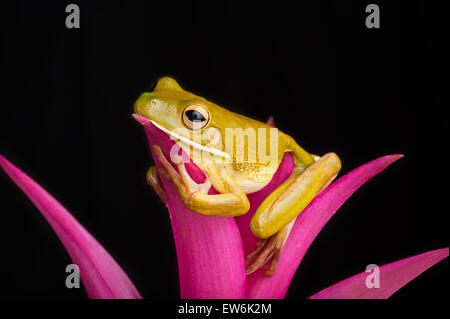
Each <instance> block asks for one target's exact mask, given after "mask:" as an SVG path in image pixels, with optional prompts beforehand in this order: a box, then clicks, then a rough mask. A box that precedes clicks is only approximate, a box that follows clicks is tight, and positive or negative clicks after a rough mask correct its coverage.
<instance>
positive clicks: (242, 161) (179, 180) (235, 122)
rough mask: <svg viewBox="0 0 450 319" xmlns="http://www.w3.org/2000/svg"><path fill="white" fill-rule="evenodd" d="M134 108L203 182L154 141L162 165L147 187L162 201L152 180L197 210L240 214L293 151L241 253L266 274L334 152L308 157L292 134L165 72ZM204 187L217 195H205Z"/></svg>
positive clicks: (324, 182)
mask: <svg viewBox="0 0 450 319" xmlns="http://www.w3.org/2000/svg"><path fill="white" fill-rule="evenodd" d="M134 109H135V112H136V113H137V114H138V115H140V116H143V117H145V118H147V119H148V120H150V121H151V122H152V124H153V125H154V126H156V127H157V128H158V129H160V130H161V131H163V132H164V133H166V134H168V135H169V136H170V137H171V138H172V139H173V140H174V141H175V142H176V145H177V146H178V147H181V148H182V149H183V151H184V152H185V153H186V154H188V155H189V157H190V159H192V160H193V161H194V163H195V164H196V165H197V166H198V167H199V168H200V169H201V170H202V171H203V172H204V173H205V175H206V177H207V181H206V182H205V183H203V184H197V183H195V182H194V181H193V180H192V179H191V178H190V176H189V174H188V173H187V171H186V169H185V166H184V161H185V159H182V158H181V156H179V155H177V153H176V152H175V153H174V154H173V156H172V152H171V156H170V157H171V158H170V159H167V158H166V157H165V156H164V154H163V153H162V151H161V149H160V147H159V146H158V145H153V147H152V151H153V152H154V154H155V156H156V158H157V159H158V160H159V161H160V162H161V164H162V165H163V166H164V169H156V168H155V167H151V168H150V169H149V171H148V174H147V180H148V182H149V184H150V186H152V187H153V189H154V190H155V191H156V192H157V193H158V195H159V196H160V197H161V199H163V200H165V199H166V197H165V194H164V191H163V189H162V187H161V186H160V184H159V179H158V178H160V177H162V178H165V179H168V180H170V181H172V183H173V184H174V185H175V187H176V189H177V190H178V193H179V196H180V198H181V200H182V201H183V202H184V204H185V205H186V207H187V208H189V209H190V210H192V211H194V212H197V213H199V214H202V215H209V216H238V215H242V214H245V213H247V211H248V210H249V207H250V204H249V201H248V199H247V194H251V193H253V192H257V191H259V190H261V189H262V188H263V187H264V186H266V185H267V184H268V183H269V182H270V180H271V179H272V177H273V175H274V174H275V172H276V171H277V168H278V166H279V164H280V162H281V160H282V158H283V156H284V155H285V153H286V152H290V153H291V154H292V157H293V159H294V162H295V168H294V170H293V171H292V173H291V175H290V177H289V178H288V179H287V180H286V181H285V182H284V183H283V184H281V185H280V186H279V187H278V188H277V189H276V190H275V191H274V192H273V193H271V194H270V195H269V196H268V197H267V198H266V199H265V200H264V201H263V202H262V204H261V205H260V206H259V207H258V209H257V210H256V212H255V214H254V216H253V217H252V219H251V222H250V228H251V230H252V232H253V234H254V235H255V236H257V237H259V238H261V241H260V242H259V243H258V244H257V246H256V247H255V250H254V251H253V252H251V253H250V254H249V255H248V256H247V257H246V264H247V265H246V266H247V273H248V274H249V273H252V272H254V271H255V270H257V269H259V268H261V267H262V266H264V265H265V264H268V268H267V270H266V272H265V273H266V275H268V276H270V275H273V274H274V272H275V270H276V265H277V262H278V260H279V258H280V254H281V251H282V247H283V245H284V243H285V242H286V239H287V238H288V236H289V232H290V229H291V228H292V225H293V223H294V221H295V219H296V217H297V215H298V214H300V213H301V211H302V210H303V209H304V208H305V207H306V206H307V205H308V204H309V203H310V202H311V200H312V199H313V198H314V197H315V196H316V195H317V194H318V193H319V192H320V191H321V190H322V189H324V188H325V187H327V186H328V184H329V183H330V182H331V181H332V180H333V179H334V177H336V175H337V173H338V172H339V170H340V167H341V163H340V160H339V158H338V157H337V155H336V154H334V153H328V154H326V155H324V156H322V157H319V156H316V155H312V154H310V153H308V152H306V151H305V150H304V149H303V148H301V147H300V146H299V145H298V144H297V143H296V142H295V141H294V139H293V138H292V137H290V136H288V135H286V134H284V133H282V132H281V131H278V130H276V129H274V128H272V127H271V126H269V125H267V124H265V123H263V122H259V121H256V120H253V119H250V118H248V117H245V116H243V115H240V114H236V113H233V112H231V111H229V110H227V109H225V108H223V107H220V106H218V105H217V104H214V103H213V102H211V101H208V100H206V99H205V98H203V97H200V96H197V95H195V94H193V93H190V92H188V91H185V90H183V89H182V88H181V87H180V85H179V84H178V83H177V82H176V81H175V80H174V79H172V78H170V77H163V78H160V79H159V80H158V81H157V83H156V86H155V88H154V90H153V91H152V92H148V93H143V94H142V95H141V96H140V97H139V99H138V100H137V102H136V103H135V107H134ZM271 129H272V130H271ZM262 153H264V154H262ZM268 154H269V155H268ZM270 154H272V156H270ZM273 154H275V155H273ZM170 161H172V163H173V164H175V165H172V164H171V163H170ZM211 186H212V187H213V188H214V189H215V190H216V192H217V194H209V193H208V191H209V189H210V188H211Z"/></svg>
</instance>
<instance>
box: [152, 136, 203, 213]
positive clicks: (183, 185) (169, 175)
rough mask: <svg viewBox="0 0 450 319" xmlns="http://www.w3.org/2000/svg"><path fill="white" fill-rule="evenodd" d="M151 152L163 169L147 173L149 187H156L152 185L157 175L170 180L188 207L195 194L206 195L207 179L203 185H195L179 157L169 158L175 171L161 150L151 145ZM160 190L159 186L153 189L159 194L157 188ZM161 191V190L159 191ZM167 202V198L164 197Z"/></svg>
mask: <svg viewBox="0 0 450 319" xmlns="http://www.w3.org/2000/svg"><path fill="white" fill-rule="evenodd" d="M151 150H152V152H153V153H154V154H155V156H156V158H157V159H158V161H159V162H160V163H161V164H162V165H163V167H164V168H162V167H158V168H156V169H153V170H152V171H149V172H148V174H147V180H149V183H152V184H151V186H152V187H153V185H156V183H154V180H155V175H159V176H162V177H164V178H165V179H167V180H170V181H171V182H172V183H173V184H174V185H175V187H176V188H177V190H178V193H179V194H180V196H181V199H182V200H183V202H185V204H186V205H188V203H189V201H190V199H191V197H192V196H193V195H194V194H195V193H197V192H203V193H207V192H208V190H209V188H210V187H211V183H210V182H209V179H207V180H206V181H205V182H204V183H203V184H197V183H196V182H194V181H193V180H192V178H191V177H190V176H189V174H188V172H187V171H186V167H185V166H184V162H183V159H182V158H181V156H179V155H174V156H171V160H172V162H173V163H174V164H175V165H176V167H177V169H175V168H174V167H173V166H172V164H170V163H169V161H168V160H167V159H166V157H165V156H164V154H163V152H162V151H161V148H160V147H159V146H157V145H153V146H152V147H151ZM158 187H159V188H161V186H160V185H156V188H155V187H154V189H155V191H156V192H157V193H158V194H159V190H157V188H158ZM161 190H162V189H161ZM166 200H167V197H166Z"/></svg>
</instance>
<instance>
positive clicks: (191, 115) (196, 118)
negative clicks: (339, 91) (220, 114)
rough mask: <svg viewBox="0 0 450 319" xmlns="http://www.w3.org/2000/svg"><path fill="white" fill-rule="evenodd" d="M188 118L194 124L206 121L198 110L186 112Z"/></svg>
mask: <svg viewBox="0 0 450 319" xmlns="http://www.w3.org/2000/svg"><path fill="white" fill-rule="evenodd" d="M186 117H187V118H188V120H189V121H191V122H193V123H200V122H203V121H205V120H206V119H205V117H204V116H203V114H202V113H200V112H199V111H196V110H188V111H186Z"/></svg>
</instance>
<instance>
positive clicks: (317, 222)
mask: <svg viewBox="0 0 450 319" xmlns="http://www.w3.org/2000/svg"><path fill="white" fill-rule="evenodd" d="M402 156H403V155H388V156H384V157H380V158H378V159H376V160H374V161H371V162H369V163H367V164H364V165H362V166H360V167H358V168H356V169H355V170H353V171H351V172H350V173H348V174H346V175H345V176H343V177H341V178H339V179H338V180H337V181H336V182H334V183H333V184H331V185H330V186H328V188H326V189H325V190H324V191H322V192H321V193H320V194H319V195H318V196H317V197H316V198H315V199H314V200H313V201H312V202H311V203H310V204H309V205H308V206H307V207H306V208H305V210H304V211H303V212H302V213H301V214H300V215H299V216H298V217H297V220H296V221H295V224H294V226H293V228H292V230H291V233H290V235H289V238H288V240H287V241H286V244H285V246H284V248H283V252H282V254H281V258H280V260H279V263H278V266H277V270H276V272H275V275H274V276H272V277H266V276H264V271H265V269H259V270H258V271H256V272H254V273H253V274H251V275H249V276H248V277H247V286H246V297H247V298H263V299H264V298H284V296H285V295H286V292H287V289H288V287H289V285H290V282H291V280H292V277H293V276H294V274H295V272H296V270H297V268H298V266H299V264H300V263H301V261H302V259H303V256H304V255H305V254H306V252H307V251H308V249H309V247H310V245H311V243H312V242H313V241H314V239H315V238H316V236H317V235H318V234H319V233H320V231H321V230H322V229H323V227H324V226H325V224H326V223H327V222H328V220H330V218H331V217H332V216H333V215H334V213H335V212H336V211H337V210H338V209H339V208H340V207H341V206H342V205H343V204H344V202H345V201H346V200H347V199H348V198H349V197H350V196H351V195H352V194H353V193H354V192H355V191H356V190H357V189H358V188H359V187H361V186H362V185H363V184H364V183H365V182H366V181H368V180H369V179H371V178H372V177H373V176H375V175H377V174H378V173H380V172H381V171H383V170H384V169H385V168H386V167H388V166H389V165H390V164H392V163H393V162H395V161H396V160H398V159H399V158H401V157H402ZM280 169H281V170H283V171H284V170H285V168H284V167H282V166H281V165H280V168H279V170H280ZM265 191H267V192H269V193H270V191H271V190H270V189H265ZM269 193H267V194H266V195H268V194H269ZM260 196H263V194H260ZM252 204H253V203H252V202H251V203H250V205H252ZM253 247H254V246H253Z"/></svg>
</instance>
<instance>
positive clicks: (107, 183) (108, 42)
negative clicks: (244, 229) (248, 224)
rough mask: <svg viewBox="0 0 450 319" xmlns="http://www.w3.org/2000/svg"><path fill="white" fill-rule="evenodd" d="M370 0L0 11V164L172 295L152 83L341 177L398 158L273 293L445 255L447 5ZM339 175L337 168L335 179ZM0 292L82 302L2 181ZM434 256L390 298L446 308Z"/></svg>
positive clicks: (307, 289)
mask: <svg viewBox="0 0 450 319" xmlns="http://www.w3.org/2000/svg"><path fill="white" fill-rule="evenodd" d="M392 2H393V1H389V2H380V1H375V3H377V4H378V5H379V6H380V10H381V29H367V28H366V27H365V18H366V16H367V14H366V13H365V7H366V5H367V4H369V3H370V2H364V1H362V2H355V1H336V2H319V1H309V2H299V3H297V6H293V3H291V2H287V3H284V2H280V1H274V2H267V3H264V4H263V3H262V2H255V3H244V2H220V3H218V2H217V3H216V2H213V1H185V2H182V3H175V2H172V1H158V2H156V1H146V2H131V1H107V2H106V1H105V2H100V1H95V2H94V1H73V3H76V4H78V5H79V6H80V10H81V28H80V29H67V28H66V27H65V18H66V15H67V14H66V13H65V7H66V5H67V4H69V3H71V2H69V1H29V2H24V1H14V2H11V3H7V4H6V3H5V4H2V9H1V11H0V12H1V24H2V28H1V29H2V36H3V37H2V64H1V71H0V72H1V79H2V85H1V88H2V94H1V100H0V101H1V102H0V103H1V104H0V105H1V109H0V153H2V154H3V155H4V156H6V157H7V158H8V159H10V160H11V161H12V162H13V163H15V164H17V165H18V166H19V167H20V168H22V169H23V170H24V171H25V172H27V173H29V174H30V176H31V177H33V178H35V179H36V180H37V181H38V182H39V183H40V184H41V185H43V186H44V187H45V188H46V189H47V190H49V191H50V192H51V193H52V194H53V195H54V196H55V197H56V198H57V199H58V200H60V201H61V202H62V203H63V204H64V205H65V206H66V207H67V208H68V209H69V210H70V211H71V212H72V213H73V215H74V216H75V217H76V218H77V219H78V220H79V221H80V222H81V224H82V225H84V226H85V227H86V228H87V229H88V230H89V231H90V232H91V233H92V234H93V235H94V236H95V237H96V238H97V239H98V240H99V241H100V242H101V243H102V244H103V245H104V247H105V248H106V249H107V250H108V251H109V252H110V253H111V255H112V256H113V257H114V258H115V259H116V260H117V261H118V262H119V264H120V265H121V266H122V267H123V268H124V270H125V271H126V272H127V273H128V274H129V276H130V278H131V279H132V280H133V282H134V283H135V284H136V287H137V288H138V290H139V291H140V292H141V294H142V295H143V297H145V298H177V297H178V296H179V288H178V279H177V265H176V254H175V248H174V243H173V240H172V235H171V229H170V222H169V217H168V213H167V211H166V208H165V207H164V205H163V204H162V203H160V201H159V199H158V198H157V196H156V195H155V194H154V193H153V192H152V190H151V189H150V188H149V187H148V186H147V185H146V183H145V178H144V175H145V172H146V170H147V168H148V167H149V165H150V164H151V159H150V154H149V151H148V147H147V142H146V139H145V136H144V132H143V130H142V128H141V127H140V126H139V125H138V124H137V123H136V122H135V121H134V120H133V119H132V117H131V113H132V105H133V103H134V101H135V100H136V99H137V97H138V96H139V95H140V93H142V92H143V91H145V90H148V89H149V87H150V85H151V84H152V82H153V81H154V80H155V79H156V78H157V77H158V76H161V75H172V76H174V77H175V78H176V79H177V80H178V81H179V82H180V84H181V85H182V86H183V87H184V88H186V89H188V90H191V91H193V92H195V93H197V94H199V95H201V96H204V97H206V98H209V99H210V100H212V101H214V102H216V103H217V104H219V105H222V106H225V107H227V108H229V109H231V110H233V111H235V112H238V113H242V114H245V115H247V116H250V117H253V118H256V119H258V120H261V121H265V120H266V119H267V117H268V116H269V115H273V116H274V117H275V121H276V123H277V125H278V127H279V128H280V129H281V130H282V131H284V132H286V133H288V134H290V135H291V136H293V137H294V138H295V139H296V140H297V141H298V142H299V144H300V145H302V146H303V147H304V148H305V149H306V150H308V151H310V152H312V153H316V154H324V153H326V152H329V151H335V152H336V153H338V154H339V156H340V157H341V160H342V163H343V170H342V173H346V172H348V171H350V170H351V169H353V168H356V167H357V166H359V165H361V164H363V163H365V162H367V161H370V160H372V159H375V158H377V157H379V156H382V155H386V154H391V153H403V154H405V158H403V159H401V160H400V161H398V162H397V163H395V164H394V165H392V166H391V167H390V168H388V169H387V170H386V171H385V172H383V173H382V174H380V175H379V176H377V177H375V179H374V180H372V181H370V182H369V183H368V184H366V185H365V186H364V187H363V188H362V189H360V190H359V191H358V192H357V193H356V194H355V195H354V196H353V197H352V198H351V199H350V200H349V201H348V202H347V203H346V204H345V205H344V206H343V207H342V208H341V209H340V211H339V213H338V214H337V215H336V216H335V217H334V218H333V219H332V220H331V221H330V222H329V224H328V225H327V226H326V227H325V229H324V230H323V231H322V233H321V234H320V236H319V237H318V238H317V240H316V241H315V242H314V243H313V245H312V246H311V249H310V251H309V252H308V254H307V255H306V256H305V259H304V261H303V263H302V265H301V267H300V268H299V270H298V272H297V274H296V276H295V278H294V281H293V283H292V286H291V288H290V290H289V292H288V294H287V297H288V298H306V297H308V296H310V295H311V294H313V293H315V292H317V291H318V290H320V289H323V288H325V287H327V286H329V285H331V284H333V283H335V282H337V281H340V280H342V279H344V278H346V277H348V276H351V275H353V274H355V273H359V272H361V271H364V269H365V266H366V265H368V264H371V263H375V264H378V265H382V264H384V263H388V262H392V261H395V260H397V259H401V258H404V257H408V256H411V255H415V254H419V253H422V252H425V251H428V250H432V249H437V248H442V247H445V246H448V234H447V230H448V207H447V203H448V184H447V181H448V161H447V158H448V157H447V155H446V154H445V152H444V151H445V150H446V149H447V148H448V137H447V136H448V61H447V56H448V33H447V28H448V16H447V14H448V6H447V5H446V3H444V2H442V3H430V2H428V1H423V2H414V1H405V2H398V1H395V4H394V3H392ZM341 175H342V174H341ZM0 214H1V232H0V233H1V237H0V238H1V241H0V245H1V246H0V248H1V256H2V257H1V275H2V281H1V287H2V289H1V291H2V297H6V298H61V299H72V298H86V294H85V292H84V291H83V289H72V290H69V289H67V288H66V287H65V285H64V280H65V277H66V275H67V274H66V273H65V267H66V265H67V264H69V263H70V259H69V257H68V255H67V254H66V252H65V250H64V248H63V246H62V245H61V243H60V242H59V240H58V239H57V237H56V235H55V234H54V233H53V231H52V229H51V228H50V226H48V225H47V223H46V221H45V220H44V219H43V218H42V216H41V215H40V214H39V212H38V211H37V210H36V209H35V208H34V206H33V205H32V204H31V203H30V202H29V201H28V200H27V199H26V197H25V196H24V195H23V194H22V193H21V191H19V190H18V188H17V187H16V186H15V185H14V184H13V183H12V182H11V181H10V180H9V179H8V178H7V176H6V175H5V174H3V173H0ZM447 282H448V261H444V262H442V263H440V264H439V265H437V266H435V267H433V268H432V269H430V270H429V271H427V272H426V273H424V274H423V275H422V276H420V277H419V278H417V279H416V280H414V281H413V282H412V283H410V284H409V285H408V286H407V287H405V288H404V289H402V290H401V291H399V292H398V293H396V294H395V295H394V296H393V298H417V299H432V298H444V297H445V296H448V293H445V294H444V295H442V294H441V290H442V289H445V288H446V285H447Z"/></svg>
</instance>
